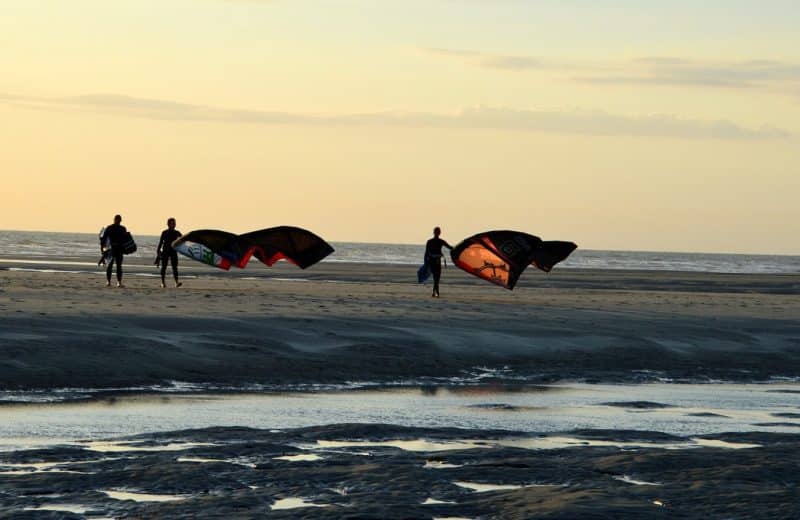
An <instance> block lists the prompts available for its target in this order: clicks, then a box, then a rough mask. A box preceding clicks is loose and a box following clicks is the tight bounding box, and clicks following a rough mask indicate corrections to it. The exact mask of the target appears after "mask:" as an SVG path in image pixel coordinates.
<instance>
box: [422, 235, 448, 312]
mask: <svg viewBox="0 0 800 520" xmlns="http://www.w3.org/2000/svg"><path fill="white" fill-rule="evenodd" d="M441 234H442V230H441V228H439V226H436V227H435V228H433V238H431V239H430V240H428V242H426V243H425V265H427V266H428V269H430V271H431V274H432V275H433V293H432V294H431V297H432V298H438V297H439V279H440V278H441V277H442V260H443V259H444V255H443V254H442V246H444V247H446V248H447V249H453V246H451V245H450V244H448V243H447V242H445V241H444V240H442V239H441V238H439V235H441Z"/></svg>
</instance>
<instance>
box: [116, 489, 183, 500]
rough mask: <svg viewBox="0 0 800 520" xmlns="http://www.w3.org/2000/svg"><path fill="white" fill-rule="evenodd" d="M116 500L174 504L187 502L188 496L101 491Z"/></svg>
mask: <svg viewBox="0 0 800 520" xmlns="http://www.w3.org/2000/svg"><path fill="white" fill-rule="evenodd" d="M101 492H102V493H105V494H106V495H108V497H109V498H113V499H114V500H133V501H134V502H174V501H177V500H186V499H187V498H189V497H188V496H181V495H156V494H152V493H139V492H134V491H116V490H110V489H109V490H101Z"/></svg>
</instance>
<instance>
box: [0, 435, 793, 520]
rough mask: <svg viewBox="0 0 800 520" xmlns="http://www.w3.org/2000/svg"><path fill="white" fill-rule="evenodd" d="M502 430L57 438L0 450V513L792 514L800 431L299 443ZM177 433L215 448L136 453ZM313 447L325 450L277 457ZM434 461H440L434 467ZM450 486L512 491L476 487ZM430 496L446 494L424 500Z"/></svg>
mask: <svg viewBox="0 0 800 520" xmlns="http://www.w3.org/2000/svg"><path fill="white" fill-rule="evenodd" d="M573 434H574V435H577V436H579V437H583V438H584V439H586V441H587V443H588V442H590V441H593V440H599V439H603V440H612V441H628V442H645V443H660V444H663V445H667V446H668V445H670V444H672V443H680V442H686V441H687V439H684V438H681V437H675V436H670V435H666V434H659V433H652V432H626V431H591V432H573ZM498 437H503V438H506V439H508V438H509V437H512V438H514V437H516V438H517V439H525V438H529V436H523V435H518V436H515V435H514V434H512V433H509V432H493V431H471V430H457V429H422V428H402V427H398V426H391V425H380V424H375V425H357V424H345V425H333V426H320V427H314V428H303V429H298V430H286V431H283V432H267V431H264V430H250V429H246V428H211V429H205V430H192V431H184V432H173V433H163V434H158V435H149V436H141V437H139V438H138V442H137V443H136V444H134V445H131V446H130V451H118V452H113V453H98V452H96V451H90V450H88V449H86V447H84V446H63V447H54V448H50V449H42V450H29V451H23V452H17V453H13V454H0V471H7V470H9V469H10V470H15V471H17V472H18V473H17V474H12V475H3V474H0V493H2V495H0V518H9V519H10V518H14V519H18V518H81V516H79V515H70V514H67V513H63V512H62V513H54V512H49V513H48V512H44V511H27V512H26V511H25V508H30V507H39V508H42V507H43V508H47V507H51V508H52V507H59V505H60V506H62V507H63V506H64V505H65V504H71V505H73V506H75V505H78V506H80V507H81V508H83V510H84V511H85V513H86V517H87V518H91V517H92V516H113V517H115V518H198V517H202V518H227V519H245V518H265V517H267V518H375V519H378V518H387V519H394V518H398V519H399V518H425V519H430V518H434V517H464V518H503V519H527V518H549V519H552V518H560V519H573V518H698V519H708V518H736V519H744V518H770V519H793V518H797V515H798V514H800V502H798V497H799V496H800V489H798V479H797V475H798V469H800V468H798V464H799V463H800V456H798V453H800V436H797V435H786V434H776V433H747V434H725V435H719V436H716V438H717V439H719V440H723V441H725V442H728V443H731V442H736V443H747V444H751V445H754V444H755V445H759V447H752V448H744V449H732V448H716V447H695V448H689V449H665V448H663V447H640V448H637V449H631V448H630V447H628V448H626V449H622V448H619V447H616V446H586V447H570V448H559V449H543V450H533V449H524V448H518V447H508V446H496V445H495V446H493V447H489V448H474V449H457V450H452V451H433V452H424V451H422V452H421V451H406V450H404V449H400V448H398V447H381V446H371V447H363V446H358V447H337V448H335V449H333V448H329V449H315V450H313V451H309V450H304V449H300V448H298V446H302V445H312V444H314V443H315V442H316V441H317V440H320V439H323V440H343V439H359V440H387V439H391V440H395V439H408V440H414V439H419V438H426V439H431V440H434V441H439V442H441V441H447V440H463V439H481V440H485V439H490V438H498ZM184 441H188V442H204V443H213V444H214V445H213V446H197V447H190V448H186V449H175V448H173V449H172V450H170V451H135V448H140V447H142V446H145V447H150V448H154V447H157V446H163V445H167V444H169V443H174V442H184ZM87 446H88V445H87ZM729 446H730V445H729ZM178 448H179V447H178ZM125 449H128V447H126V448H125ZM309 453H314V454H317V455H318V456H320V457H321V458H320V459H318V460H307V461H298V460H295V461H292V460H283V459H277V458H276V457H283V456H287V455H288V456H293V455H299V454H306V455H307V454H309ZM102 459H106V460H102ZM179 459H184V460H179ZM185 459H190V460H188V461H187V460H185ZM202 460H206V462H203V461H202ZM43 461H44V462H58V463H59V464H58V465H55V466H50V467H47V468H44V470H42V471H34V470H33V468H30V467H29V468H27V469H20V468H21V466H18V465H19V464H31V463H36V462H43ZM432 463H433V464H438V465H443V466H442V467H438V468H432V467H430V466H431V464H432ZM13 464H17V466H13ZM426 466H428V467H426ZM65 471H66V472H65ZM456 482H461V483H465V482H466V483H469V484H475V483H478V484H493V485H504V486H522V487H519V488H516V489H515V488H508V489H500V490H496V491H486V492H476V491H474V490H472V489H469V488H466V487H462V486H459V485H457V484H456ZM109 490H110V491H129V492H135V493H149V494H156V495H168V496H177V497H180V498H181V499H180V500H177V501H172V502H136V501H131V500H117V499H114V498H112V497H109V496H108V495H106V494H105V493H104V491H109ZM285 498H304V499H306V500H307V501H308V502H311V503H314V504H317V505H322V506H325V507H303V508H298V509H288V510H272V509H271V508H272V507H273V506H275V505H276V504H278V503H279V502H278V501H279V500H281V499H285ZM429 499H434V500H438V501H441V502H449V503H435V504H424V503H425V502H426V501H428V500H429Z"/></svg>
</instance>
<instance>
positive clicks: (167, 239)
mask: <svg viewBox="0 0 800 520" xmlns="http://www.w3.org/2000/svg"><path fill="white" fill-rule="evenodd" d="M181 236H183V235H182V234H181V232H180V231H178V230H177V229H175V219H174V218H170V219H168V220H167V229H165V230H164V231H162V232H161V238H160V239H159V241H158V249H156V265H158V264H159V263H160V264H161V287H162V288H164V287H166V286H167V282H166V280H165V279H164V278H165V277H166V275H167V261H169V262H170V264H172V277H173V278H175V287H180V286H181V285H183V284H181V282H179V281H178V253H176V252H175V250H174V249H173V248H172V243H173V242H174V241H176V240H177V239H178V238H180V237H181Z"/></svg>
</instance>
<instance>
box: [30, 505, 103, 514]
mask: <svg viewBox="0 0 800 520" xmlns="http://www.w3.org/2000/svg"><path fill="white" fill-rule="evenodd" d="M24 511H56V512H59V513H75V514H76V515H85V514H86V513H87V512H88V511H92V509H91V508H88V507H86V506H82V505H80V504H45V505H41V506H36V507H26V508H25V509H24Z"/></svg>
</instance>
